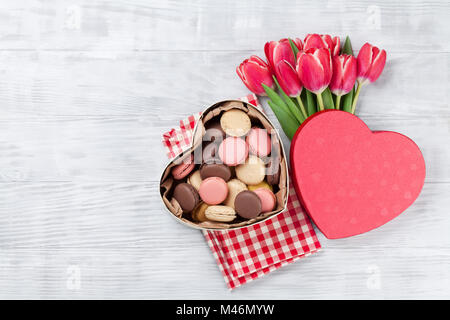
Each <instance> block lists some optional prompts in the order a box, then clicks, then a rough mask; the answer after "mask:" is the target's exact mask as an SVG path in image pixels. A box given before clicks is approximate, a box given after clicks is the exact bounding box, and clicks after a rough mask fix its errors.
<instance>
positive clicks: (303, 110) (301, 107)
mask: <svg viewBox="0 0 450 320" xmlns="http://www.w3.org/2000/svg"><path fill="white" fill-rule="evenodd" d="M295 98H296V99H297V102H298V104H299V106H300V110H301V111H302V113H303V116H304V117H305V119H306V118H308V114H307V113H306V109H305V106H304V105H303V101H302V99H301V98H300V95H298V96H297V97H295Z"/></svg>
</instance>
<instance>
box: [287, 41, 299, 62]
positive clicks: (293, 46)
mask: <svg viewBox="0 0 450 320" xmlns="http://www.w3.org/2000/svg"><path fill="white" fill-rule="evenodd" d="M289 44H290V45H291V48H292V51H293V52H294V56H295V59H297V53H298V48H297V46H296V45H295V43H294V41H293V40H292V39H291V38H289Z"/></svg>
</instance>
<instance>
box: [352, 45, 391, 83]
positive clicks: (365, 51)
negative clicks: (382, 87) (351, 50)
mask: <svg viewBox="0 0 450 320" xmlns="http://www.w3.org/2000/svg"><path fill="white" fill-rule="evenodd" d="M357 60H358V78H357V79H358V82H359V83H360V84H366V83H371V82H374V81H375V80H377V79H378V77H379V76H380V74H381V72H382V71H383V68H384V65H385V63H386V51H384V50H381V51H380V49H378V48H377V47H374V46H372V45H371V44H369V43H365V44H364V45H363V46H362V48H361V50H359V53H358V58H357Z"/></svg>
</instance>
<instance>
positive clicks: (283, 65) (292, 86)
mask: <svg viewBox="0 0 450 320" xmlns="http://www.w3.org/2000/svg"><path fill="white" fill-rule="evenodd" d="M275 75H276V77H277V80H278V83H279V84H280V86H281V89H283V91H284V92H285V93H286V94H287V95H288V96H289V97H298V96H299V95H300V93H301V92H302V89H303V87H302V84H301V82H300V79H299V78H298V74H297V72H296V71H295V69H294V68H293V67H292V65H291V64H290V63H289V62H287V61H286V60H282V61H280V62H278V64H277V65H276V70H275Z"/></svg>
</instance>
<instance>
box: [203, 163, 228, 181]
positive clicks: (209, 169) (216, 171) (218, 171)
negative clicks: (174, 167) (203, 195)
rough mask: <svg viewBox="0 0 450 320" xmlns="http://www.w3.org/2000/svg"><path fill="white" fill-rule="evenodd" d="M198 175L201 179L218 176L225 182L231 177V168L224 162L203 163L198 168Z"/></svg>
mask: <svg viewBox="0 0 450 320" xmlns="http://www.w3.org/2000/svg"><path fill="white" fill-rule="evenodd" d="M200 176H201V178H202V179H206V178H209V177H219V178H222V179H223V180H225V182H226V181H228V180H230V178H231V170H230V168H229V167H227V166H226V165H224V164H218V163H211V164H203V165H202V166H201V168H200Z"/></svg>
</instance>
